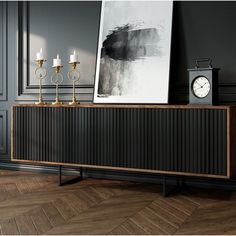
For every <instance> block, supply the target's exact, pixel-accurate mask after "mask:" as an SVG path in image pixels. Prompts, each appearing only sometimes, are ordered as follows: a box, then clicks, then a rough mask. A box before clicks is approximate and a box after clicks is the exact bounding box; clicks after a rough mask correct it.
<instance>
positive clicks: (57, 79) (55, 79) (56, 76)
mask: <svg viewBox="0 0 236 236" xmlns="http://www.w3.org/2000/svg"><path fill="white" fill-rule="evenodd" d="M53 68H55V71H54V73H53V75H52V76H51V82H52V83H53V84H54V85H56V98H55V102H53V103H52V105H62V102H61V101H60V98H59V95H58V86H59V85H60V84H61V83H62V82H63V75H62V74H61V72H60V70H61V68H62V66H53Z"/></svg>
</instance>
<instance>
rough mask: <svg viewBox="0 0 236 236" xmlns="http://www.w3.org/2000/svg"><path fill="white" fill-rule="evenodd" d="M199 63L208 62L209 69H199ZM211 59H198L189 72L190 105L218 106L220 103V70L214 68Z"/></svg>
mask: <svg viewBox="0 0 236 236" xmlns="http://www.w3.org/2000/svg"><path fill="white" fill-rule="evenodd" d="M199 62H208V67H206V68H199ZM211 62H212V60H211V59H209V58H204V59H197V60H196V63H195V68H194V69H188V72H189V103H190V104H205V105H216V104H217V102H218V71H219V69H218V68H212V64H211Z"/></svg>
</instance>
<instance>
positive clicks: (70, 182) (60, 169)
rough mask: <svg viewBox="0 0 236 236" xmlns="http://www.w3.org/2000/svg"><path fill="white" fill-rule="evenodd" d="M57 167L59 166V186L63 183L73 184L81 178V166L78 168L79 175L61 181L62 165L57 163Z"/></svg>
mask: <svg viewBox="0 0 236 236" xmlns="http://www.w3.org/2000/svg"><path fill="white" fill-rule="evenodd" d="M58 168H59V171H58V176H59V186H63V185H67V184H74V183H77V182H79V181H81V180H83V168H82V167H80V168H79V173H80V175H79V176H78V177H75V178H73V179H70V180H67V181H64V182H62V166H61V165H59V166H58Z"/></svg>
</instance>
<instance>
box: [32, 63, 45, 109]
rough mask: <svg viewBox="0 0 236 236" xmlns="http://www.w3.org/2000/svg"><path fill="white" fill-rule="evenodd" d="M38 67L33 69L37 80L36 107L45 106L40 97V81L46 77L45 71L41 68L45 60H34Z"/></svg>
mask: <svg viewBox="0 0 236 236" xmlns="http://www.w3.org/2000/svg"><path fill="white" fill-rule="evenodd" d="M36 62H37V64H38V67H37V68H36V69H35V76H36V78H37V79H38V80H39V100H38V102H35V104H36V105H45V104H47V103H46V102H44V101H43V96H42V80H43V79H44V78H45V77H46V76H47V70H46V69H45V68H43V63H44V62H46V60H36Z"/></svg>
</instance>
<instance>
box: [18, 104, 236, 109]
mask: <svg viewBox="0 0 236 236" xmlns="http://www.w3.org/2000/svg"><path fill="white" fill-rule="evenodd" d="M13 106H14V107H57V108H60V107H75V108H137V109H138V108H153V109H231V108H236V105H193V104H178V105H175V104H173V105H172V104H78V105H69V104H62V105H52V104H50V103H49V104H45V105H35V104H15V105H13Z"/></svg>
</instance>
